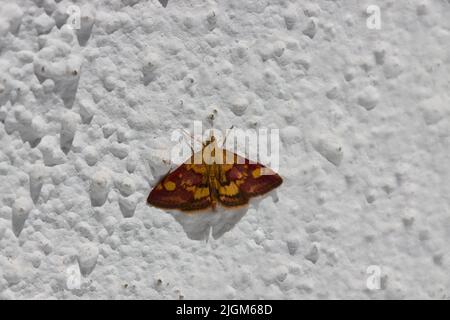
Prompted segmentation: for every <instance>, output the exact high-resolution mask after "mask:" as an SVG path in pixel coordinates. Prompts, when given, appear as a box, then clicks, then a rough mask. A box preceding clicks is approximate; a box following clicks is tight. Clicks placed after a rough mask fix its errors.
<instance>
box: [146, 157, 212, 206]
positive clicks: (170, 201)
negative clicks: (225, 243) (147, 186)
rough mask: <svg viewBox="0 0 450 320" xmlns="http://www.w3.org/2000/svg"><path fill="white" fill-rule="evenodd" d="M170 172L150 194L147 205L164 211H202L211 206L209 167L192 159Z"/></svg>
mask: <svg viewBox="0 0 450 320" xmlns="http://www.w3.org/2000/svg"><path fill="white" fill-rule="evenodd" d="M193 157H194V156H192V158H191V159H189V160H188V161H187V162H186V163H184V164H182V165H180V166H179V167H178V168H177V169H176V170H175V171H173V172H169V173H168V174H167V175H166V176H165V177H164V178H162V179H161V181H159V182H158V184H157V185H156V186H155V187H154V188H153V190H152V191H151V192H150V194H149V196H148V198H147V203H149V204H151V205H153V206H155V207H158V208H163V209H179V210H183V211H192V210H201V209H206V208H208V207H210V206H211V197H210V190H209V181H208V177H207V166H206V165H205V164H191V163H193V162H192V159H193Z"/></svg>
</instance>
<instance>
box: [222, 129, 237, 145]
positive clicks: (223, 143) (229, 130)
mask: <svg viewBox="0 0 450 320" xmlns="http://www.w3.org/2000/svg"><path fill="white" fill-rule="evenodd" d="M233 128H234V125H232V126H231V127H230V129H228V132H227V135H226V136H225V139H223V142H222V148H223V147H224V146H225V142H226V141H227V138H228V135H229V134H230V132H231V130H233Z"/></svg>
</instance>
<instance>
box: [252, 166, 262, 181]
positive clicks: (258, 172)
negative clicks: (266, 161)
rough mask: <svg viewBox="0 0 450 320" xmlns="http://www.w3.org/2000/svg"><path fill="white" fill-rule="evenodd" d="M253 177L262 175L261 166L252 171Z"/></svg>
mask: <svg viewBox="0 0 450 320" xmlns="http://www.w3.org/2000/svg"><path fill="white" fill-rule="evenodd" d="M252 176H253V178H255V179H256V178H259V177H260V176H261V168H256V169H255V170H253V171H252Z"/></svg>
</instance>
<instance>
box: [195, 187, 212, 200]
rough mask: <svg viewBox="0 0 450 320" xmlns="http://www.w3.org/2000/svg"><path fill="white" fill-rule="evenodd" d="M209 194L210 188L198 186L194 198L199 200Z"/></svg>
mask: <svg viewBox="0 0 450 320" xmlns="http://www.w3.org/2000/svg"><path fill="white" fill-rule="evenodd" d="M207 196H209V188H197V190H195V193H194V199H195V200H198V199H201V198H205V197H207Z"/></svg>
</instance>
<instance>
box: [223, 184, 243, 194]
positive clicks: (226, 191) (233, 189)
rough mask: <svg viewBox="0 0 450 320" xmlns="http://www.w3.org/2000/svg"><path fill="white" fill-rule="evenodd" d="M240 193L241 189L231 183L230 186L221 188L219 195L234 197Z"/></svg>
mask: <svg viewBox="0 0 450 320" xmlns="http://www.w3.org/2000/svg"><path fill="white" fill-rule="evenodd" d="M238 192H239V188H238V187H237V185H236V184H235V183H234V182H231V183H230V184H229V185H227V186H221V187H220V188H219V193H220V194H221V195H227V196H234V195H236V194H238Z"/></svg>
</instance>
